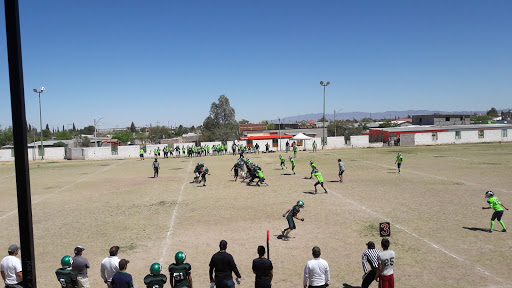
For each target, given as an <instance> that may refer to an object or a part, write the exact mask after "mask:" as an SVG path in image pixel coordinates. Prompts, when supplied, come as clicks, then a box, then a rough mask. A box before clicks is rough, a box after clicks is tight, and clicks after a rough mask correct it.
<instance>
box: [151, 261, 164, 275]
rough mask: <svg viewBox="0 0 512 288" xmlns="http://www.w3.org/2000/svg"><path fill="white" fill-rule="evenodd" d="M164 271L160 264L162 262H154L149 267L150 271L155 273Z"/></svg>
mask: <svg viewBox="0 0 512 288" xmlns="http://www.w3.org/2000/svg"><path fill="white" fill-rule="evenodd" d="M161 272H162V266H160V263H153V264H151V266H150V267H149V273H150V274H153V275H158V274H160V273H161Z"/></svg>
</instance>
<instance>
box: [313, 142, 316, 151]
mask: <svg viewBox="0 0 512 288" xmlns="http://www.w3.org/2000/svg"><path fill="white" fill-rule="evenodd" d="M313 152H316V140H313Z"/></svg>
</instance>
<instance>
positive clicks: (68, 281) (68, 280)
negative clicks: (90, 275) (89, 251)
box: [55, 255, 78, 288]
mask: <svg viewBox="0 0 512 288" xmlns="http://www.w3.org/2000/svg"><path fill="white" fill-rule="evenodd" d="M71 264H73V259H72V258H71V256H69V255H66V256H64V257H62V259H61V260H60V265H61V266H62V268H59V269H57V271H55V275H56V276H57V280H59V283H60V286H62V287H66V288H76V287H78V283H77V280H76V275H77V273H76V271H73V270H71Z"/></svg>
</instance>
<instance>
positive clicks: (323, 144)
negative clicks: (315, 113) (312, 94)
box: [320, 81, 331, 149]
mask: <svg viewBox="0 0 512 288" xmlns="http://www.w3.org/2000/svg"><path fill="white" fill-rule="evenodd" d="M329 84H331V82H329V81H327V83H325V84H324V81H320V85H322V86H324V117H323V118H322V149H324V146H325V145H326V144H327V143H326V142H327V141H326V140H327V139H325V87H327V86H329Z"/></svg>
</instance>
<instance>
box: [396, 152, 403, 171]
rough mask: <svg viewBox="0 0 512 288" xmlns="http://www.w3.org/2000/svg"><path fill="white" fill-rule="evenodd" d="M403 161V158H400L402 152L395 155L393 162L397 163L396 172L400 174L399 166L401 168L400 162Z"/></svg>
mask: <svg viewBox="0 0 512 288" xmlns="http://www.w3.org/2000/svg"><path fill="white" fill-rule="evenodd" d="M403 161H404V158H402V153H398V155H397V156H396V161H395V164H397V165H398V174H400V168H402V162H403Z"/></svg>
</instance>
